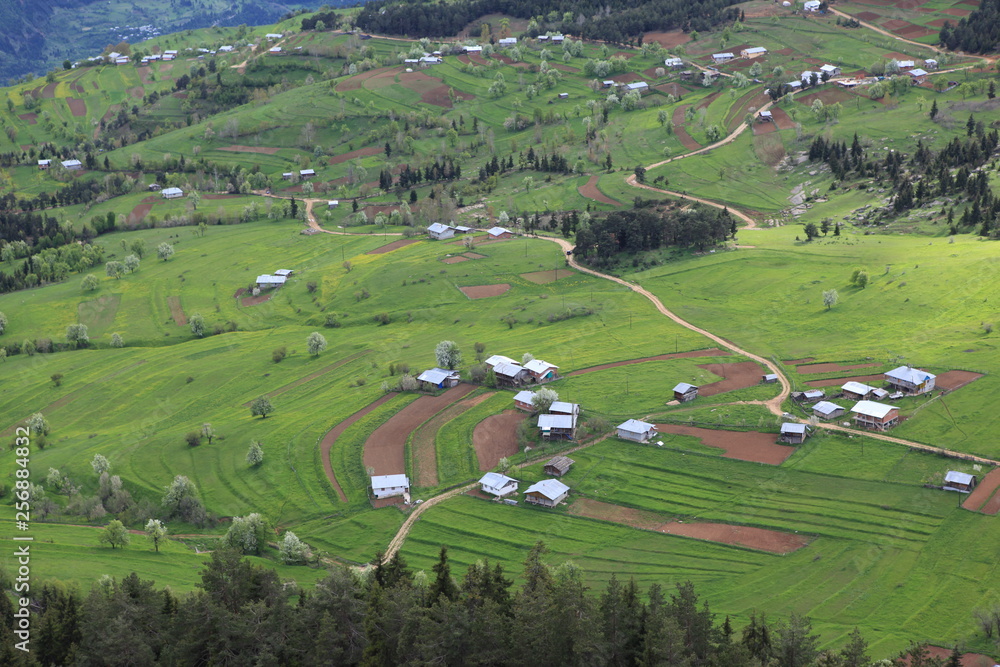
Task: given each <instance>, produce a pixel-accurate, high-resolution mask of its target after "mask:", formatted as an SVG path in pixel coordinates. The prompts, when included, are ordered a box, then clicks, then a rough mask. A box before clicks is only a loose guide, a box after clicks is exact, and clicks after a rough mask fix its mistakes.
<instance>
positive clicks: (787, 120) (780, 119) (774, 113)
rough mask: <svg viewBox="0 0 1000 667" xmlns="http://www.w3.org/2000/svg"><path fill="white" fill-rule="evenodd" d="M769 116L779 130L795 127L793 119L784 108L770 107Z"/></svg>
mask: <svg viewBox="0 0 1000 667" xmlns="http://www.w3.org/2000/svg"><path fill="white" fill-rule="evenodd" d="M771 118H772V119H773V121H774V124H775V125H777V126H778V129H779V130H791V129H794V128H795V121H794V120H792V119H791V117H790V116H789V115H788V113H786V112H785V110H784V109H779V108H778V107H771Z"/></svg>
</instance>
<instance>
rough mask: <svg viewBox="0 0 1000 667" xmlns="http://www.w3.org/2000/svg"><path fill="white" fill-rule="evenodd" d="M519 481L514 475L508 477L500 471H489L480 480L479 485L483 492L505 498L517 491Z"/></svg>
mask: <svg viewBox="0 0 1000 667" xmlns="http://www.w3.org/2000/svg"><path fill="white" fill-rule="evenodd" d="M517 484H518V481H517V480H516V479H514V478H513V477H508V476H507V475H503V474H501V473H498V472H488V473H486V474H485V475H483V476H482V478H481V479H480V480H479V487H480V488H481V489H482V490H483V493H488V494H490V495H493V496H496V497H497V498H503V497H504V496H509V495H510V494H512V493H517Z"/></svg>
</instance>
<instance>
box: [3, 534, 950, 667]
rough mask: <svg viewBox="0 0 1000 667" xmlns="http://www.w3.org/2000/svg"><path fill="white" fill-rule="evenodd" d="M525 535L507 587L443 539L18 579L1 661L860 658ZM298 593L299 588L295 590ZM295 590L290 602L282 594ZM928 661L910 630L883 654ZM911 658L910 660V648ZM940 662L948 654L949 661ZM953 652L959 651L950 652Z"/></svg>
mask: <svg viewBox="0 0 1000 667" xmlns="http://www.w3.org/2000/svg"><path fill="white" fill-rule="evenodd" d="M546 553H547V551H546V548H545V546H544V544H542V543H538V544H536V545H535V546H534V547H533V548H532V549H531V550H530V552H529V553H528V556H527V558H526V559H525V562H524V570H523V580H524V581H523V583H522V584H521V585H520V586H518V587H514V586H513V583H512V581H511V579H509V578H508V577H507V574H506V573H505V572H504V570H503V568H502V567H501V566H500V565H497V564H491V563H490V562H489V561H488V560H484V561H480V562H478V563H475V564H473V565H471V566H470V567H469V568H468V570H467V571H466V573H465V575H464V577H462V578H461V579H457V578H456V577H453V576H452V573H451V566H450V564H449V561H448V556H447V549H446V548H445V547H442V548H441V551H440V557H439V559H438V562H437V563H436V564H435V565H434V567H433V569H432V572H431V573H424V572H418V573H414V572H413V571H412V570H411V569H410V568H409V567H407V565H406V562H405V561H404V559H403V558H402V557H401V556H399V555H398V554H397V555H395V556H394V557H393V558H391V559H389V560H388V562H385V563H383V562H382V554H378V555H377V556H376V557H375V559H373V561H372V562H371V563H370V564H369V567H367V568H365V569H364V570H363V571H358V570H353V569H349V568H347V567H344V566H341V567H338V568H336V569H334V570H332V571H331V572H330V574H329V575H327V576H326V577H325V578H324V579H323V580H321V581H320V582H318V583H317V584H316V586H315V588H314V589H313V590H312V591H306V590H303V589H299V588H297V587H296V586H294V585H292V586H289V585H286V583H285V582H282V581H281V580H280V579H279V578H278V576H277V574H276V573H275V572H274V571H273V570H271V569H269V568H267V567H265V566H262V565H258V564H253V563H251V562H250V561H248V560H246V559H243V558H242V557H241V556H240V555H239V554H238V553H236V552H235V551H232V550H227V549H218V550H216V551H214V552H213V553H212V557H211V560H210V561H208V562H207V563H206V565H205V568H204V569H203V570H202V571H201V573H200V576H201V581H200V583H199V584H198V587H197V590H196V591H195V592H192V593H189V594H187V595H180V596H179V595H175V594H174V593H173V592H171V590H170V589H169V588H162V589H158V588H157V587H156V585H155V582H153V581H149V580H143V579H141V578H140V577H139V576H138V575H137V574H135V573H132V574H130V575H128V576H126V577H124V578H123V579H122V580H120V581H118V580H115V579H112V578H109V577H105V578H103V579H102V580H100V581H99V582H97V583H96V584H94V585H93V587H92V588H91V589H90V591H89V592H87V593H86V594H81V593H80V592H79V591H77V590H76V589H75V588H73V587H70V586H67V585H65V584H62V583H60V582H53V581H50V582H46V583H44V584H42V585H40V586H37V587H35V588H33V589H32V591H31V598H30V599H31V610H32V612H33V616H34V618H33V619H32V623H31V627H32V629H33V634H32V644H31V645H32V649H33V652H32V653H31V654H22V653H21V652H20V651H17V650H15V649H14V648H13V646H14V635H13V633H12V626H13V625H14V622H15V621H16V619H15V618H14V616H13V614H14V608H13V605H12V604H11V602H10V599H9V598H8V596H6V595H3V596H0V663H2V664H4V665H11V666H28V665H125V664H133V665H184V666H188V665H209V664H211V665H239V666H240V667H242V666H245V665H287V666H298V665H302V666H305V665H371V666H382V665H385V666H393V667H396V666H402V665H447V666H451V665H456V666H457V665H495V666H503V665H554V666H561V665H594V666H597V665H612V666H616V667H632V666H635V667H638V666H640V665H644V666H645V665H649V666H652V665H665V666H677V667H701V666H705V667H761V666H764V665H766V666H769V667H806V666H809V665H823V666H824V667H867V666H868V665H869V664H870V663H871V657H870V656H869V654H868V642H867V641H866V639H865V638H864V636H863V635H862V634H861V632H860V631H859V630H858V629H857V628H855V629H854V631H853V632H852V633H851V634H850V635H849V636H848V639H847V642H846V644H845V645H844V646H843V647H840V648H831V649H827V650H824V651H820V650H818V648H817V646H818V644H819V637H818V636H817V635H816V634H815V633H814V632H813V631H812V626H811V623H810V621H809V619H808V618H805V617H803V616H799V615H797V614H792V615H791V617H789V618H787V619H782V620H779V621H775V620H773V619H769V618H768V617H767V616H766V615H765V614H763V613H759V612H756V611H755V612H752V613H751V615H750V619H749V622H748V624H747V625H746V626H744V627H743V628H741V629H737V628H735V627H734V625H733V623H732V622H731V620H730V618H729V617H728V616H727V617H725V618H724V619H723V620H721V622H720V619H719V618H718V617H717V615H716V614H714V613H713V612H712V611H711V609H710V607H709V605H708V603H707V602H705V601H704V600H702V599H701V598H700V597H699V596H698V594H697V592H696V590H695V587H694V586H693V585H692V584H691V583H690V582H686V583H678V584H676V585H674V586H672V587H664V586H663V585H661V584H659V583H654V584H651V585H650V586H649V588H648V589H646V590H645V591H642V590H640V588H639V587H638V585H637V584H636V583H635V581H634V580H630V581H628V582H621V581H619V580H618V579H617V578H616V577H614V576H612V577H611V580H610V581H609V582H608V584H607V586H605V587H604V589H603V591H601V592H600V593H599V594H597V595H595V594H594V593H593V592H591V591H590V589H589V588H588V586H586V585H585V584H584V583H583V577H582V572H581V570H580V568H578V567H577V566H575V565H573V564H572V563H571V562H567V563H563V564H562V565H559V566H557V567H552V566H549V565H547V564H546V563H545V562H544V556H545V554H546ZM296 597H297V600H295V598H296ZM293 600H295V601H293ZM904 656H906V657H908V658H909V659H910V660H911V662H910V664H911V665H916V664H919V665H922V666H923V667H931V666H932V665H941V664H943V663H941V662H939V661H936V660H933V659H931V658H929V657H928V655H927V650H926V646H923V645H916V644H915V645H913V646H911V647H910V648H909V649H908V650H907V651H905V652H904V653H903V654H901V656H900V657H899V658H897V659H893V660H891V661H889V662H888V664H890V665H902V664H904V663H903V662H902V658H903V657H904ZM914 658H916V659H917V660H919V662H916V661H913V659H914ZM948 664H951V663H948ZM954 664H955V665H958V664H959V663H957V662H955V663H954Z"/></svg>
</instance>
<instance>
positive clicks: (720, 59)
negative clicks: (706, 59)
mask: <svg viewBox="0 0 1000 667" xmlns="http://www.w3.org/2000/svg"><path fill="white" fill-rule="evenodd" d="M735 57H736V56H734V55H733V54H732V53H713V54H712V62H714V63H715V64H719V63H725V62H729V61H730V60H732V59H733V58H735Z"/></svg>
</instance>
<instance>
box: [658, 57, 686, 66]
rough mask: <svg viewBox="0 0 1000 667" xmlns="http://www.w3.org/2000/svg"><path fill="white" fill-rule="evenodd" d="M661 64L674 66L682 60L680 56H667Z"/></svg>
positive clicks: (681, 62)
mask: <svg viewBox="0 0 1000 667" xmlns="http://www.w3.org/2000/svg"><path fill="white" fill-rule="evenodd" d="M663 64H664V65H666V66H667V67H674V66H677V65H683V64H684V61H683V60H681V59H680V58H667V59H666V60H664V61H663Z"/></svg>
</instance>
